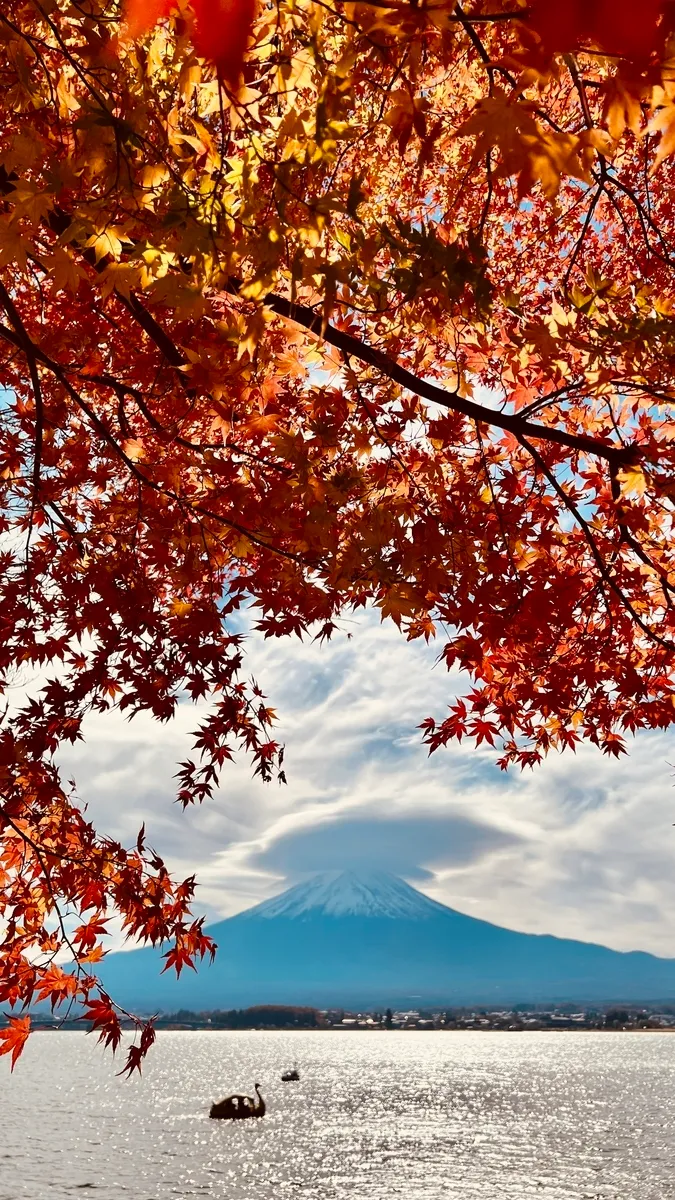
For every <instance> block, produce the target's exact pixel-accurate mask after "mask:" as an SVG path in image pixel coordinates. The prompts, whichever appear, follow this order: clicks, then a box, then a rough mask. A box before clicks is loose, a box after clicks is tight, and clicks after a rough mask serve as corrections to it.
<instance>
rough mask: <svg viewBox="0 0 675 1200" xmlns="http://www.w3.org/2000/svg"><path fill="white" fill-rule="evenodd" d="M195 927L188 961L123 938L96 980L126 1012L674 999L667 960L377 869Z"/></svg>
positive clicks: (292, 891)
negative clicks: (435, 894)
mask: <svg viewBox="0 0 675 1200" xmlns="http://www.w3.org/2000/svg"><path fill="white" fill-rule="evenodd" d="M209 933H210V934H211V935H212V936H213V937H214V939H215V941H216V942H217V944H218V955H217V957H216V961H215V963H214V964H213V965H211V966H207V965H206V964H204V965H202V966H200V968H199V971H198V973H194V972H192V971H183V973H182V975H181V977H180V979H176V978H175V976H174V975H173V974H172V973H169V972H167V973H166V974H163V975H160V971H161V968H162V966H163V963H162V961H161V954H160V951H158V950H152V949H141V950H131V951H123V952H118V953H116V954H111V955H110V956H109V957H107V958H106V959H105V960H104V961H103V962H102V963H101V969H100V972H99V974H100V975H101V977H102V980H103V983H104V986H105V987H106V988H107V989H108V990H109V991H110V992H111V994H112V995H113V996H114V997H115V999H116V1000H117V1001H118V1003H122V1004H124V1005H125V1006H126V1007H129V1008H131V1009H133V1010H134V1011H137V1012H148V1011H157V1010H163V1011H165V1012H175V1011H177V1010H178V1009H181V1008H184V1009H186V1008H187V1009H192V1010H197V1011H204V1010H208V1009H229V1008H235V1007H236V1008H239V1007H244V1006H248V1005H252V1004H267V1003H269V1004H308V1005H315V1006H316V1007H319V1008H337V1007H353V1008H361V1009H366V1008H383V1007H385V1006H387V1005H392V1006H396V1007H401V1006H406V1005H408V1006H410V1005H413V1006H415V1007H419V1006H420V1005H423V1006H425V1007H426V1006H431V1005H444V1004H445V1005H464V1004H479V1005H492V1006H501V1005H506V1004H517V1003H529V1002H533V1003H542V1002H548V1001H550V1002H562V1001H573V1002H578V1003H580V1004H582V1003H602V1002H613V1001H623V1002H626V1003H627V1002H640V1001H644V1002H646V1001H665V1000H671V1001H672V1000H673V999H675V960H674V959H663V958H656V957H654V956H653V955H651V954H644V953H641V952H639V951H633V952H630V953H620V952H618V951H615V950H609V949H607V948H606V947H605V946H598V945H593V944H591V943H588V942H576V941H570V940H567V939H562V938H556V937H550V936H548V935H542V934H526V933H517V932H515V931H514V930H511V929H503V928H501V927H500V926H497V925H492V924H490V923H489V922H487V921H480V920H477V919H476V918H475V917H468V916H465V915H464V914H463V913H460V912H456V911H455V910H454V909H452V908H448V907H446V906H445V905H444V904H439V903H437V901H435V900H431V899H430V898H429V897H428V896H425V895H423V894H422V893H421V892H418V891H417V890H416V889H415V888H413V887H410V885H409V884H407V883H405V882H404V881H403V880H402V879H398V878H396V877H395V876H392V875H387V874H383V873H380V872H372V873H363V872H354V871H343V872H331V873H327V874H322V875H317V876H315V877H314V878H313V879H311V880H309V881H308V882H306V883H300V884H297V885H296V886H295V887H291V888H289V889H288V890H287V891H285V892H283V893H282V894H281V895H279V896H275V897H273V898H272V899H271V900H266V901H264V902H263V903H262V904H258V905H256V906H255V908H249V909H247V910H246V911H245V912H242V913H239V914H237V916H234V917H229V918H228V919H227V920H225V921H220V922H219V923H218V924H216V925H212V926H211V928H210V929H209Z"/></svg>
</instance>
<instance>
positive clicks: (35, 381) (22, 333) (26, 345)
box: [0, 279, 44, 563]
mask: <svg viewBox="0 0 675 1200" xmlns="http://www.w3.org/2000/svg"><path fill="white" fill-rule="evenodd" d="M0 299H1V300H2V303H3V305H4V307H5V312H6V313H7V315H8V317H9V319H10V321H11V323H12V325H13V326H14V329H15V331H16V336H17V340H18V342H19V345H20V349H21V350H23V352H24V354H25V356H26V361H27V363H28V371H29V374H30V380H31V386H32V389H33V399H34V401H35V442H34V446H33V490H32V494H31V502H30V513H29V518H28V534H27V542H26V562H27V563H28V554H29V547H30V539H31V533H32V530H33V520H34V518H35V511H36V508H37V504H38V494H39V490H40V470H41V466H42V443H43V438H44V405H43V403H42V388H41V386H40V376H39V373H38V368H37V357H36V354H35V347H34V345H33V342H32V340H31V338H30V336H29V334H28V332H27V330H26V327H25V325H24V323H23V321H22V320H21V317H20V315H19V312H18V309H17V308H16V305H15V304H14V301H13V300H12V298H11V296H10V294H9V292H8V291H7V288H6V287H5V285H4V283H3V282H2V280H1V279H0Z"/></svg>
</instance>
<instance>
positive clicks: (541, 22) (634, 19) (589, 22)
mask: <svg viewBox="0 0 675 1200" xmlns="http://www.w3.org/2000/svg"><path fill="white" fill-rule="evenodd" d="M529 8H530V11H529V17H528V19H529V22H530V24H531V27H532V28H533V29H534V30H535V31H536V33H537V34H538V35H539V36H540V38H541V40H542V42H543V44H544V46H545V47H546V49H547V50H548V51H549V52H550V53H554V52H556V51H574V50H578V49H579V48H580V47H583V46H587V45H593V46H597V47H598V48H599V49H601V50H603V51H605V52H606V53H607V54H612V55H620V56H623V57H625V58H627V59H629V60H633V61H644V60H647V59H648V58H649V57H650V55H652V54H654V53H655V52H656V51H658V50H660V49H662V48H663V45H664V42H665V39H666V35H667V33H668V22H667V21H666V20H665V17H666V16H667V15H670V11H671V8H672V5H671V4H669V3H668V0H641V2H640V3H636V2H635V0H562V2H556V0H533V3H532V4H531V5H530V6H529Z"/></svg>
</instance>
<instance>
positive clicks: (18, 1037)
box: [0, 1017, 30, 1070]
mask: <svg viewBox="0 0 675 1200" xmlns="http://www.w3.org/2000/svg"><path fill="white" fill-rule="evenodd" d="M29 1033H30V1017H10V1018H9V1025H8V1026H7V1028H6V1029H0V1054H11V1056H12V1070H14V1067H15V1066H16V1062H17V1059H18V1058H20V1057H21V1054H22V1053H23V1048H24V1046H25V1044H26V1038H27V1037H28V1034H29Z"/></svg>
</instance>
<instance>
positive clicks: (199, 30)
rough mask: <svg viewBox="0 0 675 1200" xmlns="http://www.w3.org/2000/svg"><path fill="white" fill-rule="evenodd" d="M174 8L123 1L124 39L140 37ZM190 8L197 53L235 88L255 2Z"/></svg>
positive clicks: (211, 2) (215, 1)
mask: <svg viewBox="0 0 675 1200" xmlns="http://www.w3.org/2000/svg"><path fill="white" fill-rule="evenodd" d="M175 7H176V5H175V0H127V6H126V10H125V15H126V27H127V35H128V36H129V37H130V38H137V37H140V36H141V34H143V33H145V32H146V31H147V30H148V29H152V27H153V25H155V24H156V22H157V21H159V20H161V18H162V17H167V16H169V14H170V12H171V10H172V9H173V8H175ZM192 8H193V11H194V16H195V24H194V30H193V37H194V44H195V49H196V51H197V53H198V54H200V55H201V56H202V57H203V58H209V59H211V60H212V61H213V62H214V63H215V64H216V66H217V68H218V74H219V75H220V77H221V78H222V79H224V80H225V81H226V82H227V83H230V84H236V83H237V81H238V79H239V77H240V75H241V71H242V67H243V63H244V54H245V52H246V46H247V44H248V40H249V37H250V35H251V28H252V25H253V19H254V17H255V12H256V0H193V2H192Z"/></svg>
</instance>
